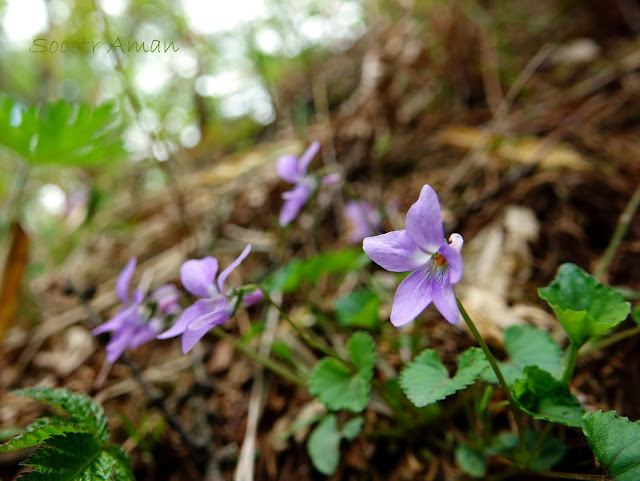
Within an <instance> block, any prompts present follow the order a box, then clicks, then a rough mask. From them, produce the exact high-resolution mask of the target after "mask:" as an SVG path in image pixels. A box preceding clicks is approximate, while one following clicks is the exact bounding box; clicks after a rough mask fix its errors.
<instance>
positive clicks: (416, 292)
mask: <svg viewBox="0 0 640 481" xmlns="http://www.w3.org/2000/svg"><path fill="white" fill-rule="evenodd" d="M432 285H433V279H432V273H431V272H430V267H429V266H423V267H421V268H420V269H418V270H416V271H414V272H412V273H411V274H409V275H408V276H407V278H406V279H405V280H403V281H402V282H401V283H400V285H399V286H398V289H397V290H396V295H395V297H394V298H393V306H392V307H391V323H392V324H393V325H394V326H396V327H399V326H404V325H405V324H407V323H408V322H411V321H413V320H414V319H415V318H416V317H418V315H419V314H420V313H421V312H422V311H424V309H425V308H426V307H427V306H428V305H429V303H430V302H431V300H432V298H433V297H432Z"/></svg>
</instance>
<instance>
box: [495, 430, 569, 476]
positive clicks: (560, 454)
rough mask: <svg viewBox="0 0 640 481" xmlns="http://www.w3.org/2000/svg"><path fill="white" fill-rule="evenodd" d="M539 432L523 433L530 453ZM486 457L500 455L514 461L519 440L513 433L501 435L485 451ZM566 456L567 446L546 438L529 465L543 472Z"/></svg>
mask: <svg viewBox="0 0 640 481" xmlns="http://www.w3.org/2000/svg"><path fill="white" fill-rule="evenodd" d="M539 437H540V433H539V432H534V431H525V433H524V439H525V445H526V446H527V449H528V450H529V451H531V450H532V449H533V448H534V446H536V444H537V443H538V439H539ZM485 454H487V455H488V456H495V455H498V454H499V455H501V456H505V457H506V458H508V459H516V458H517V457H518V456H519V455H520V439H519V437H518V435H517V434H515V433H501V434H500V435H498V436H497V437H496V438H495V439H494V440H493V442H492V443H491V444H490V445H489V446H488V447H487V449H486V450H485ZM566 454H567V446H566V445H565V444H564V443H563V442H562V441H560V440H559V439H556V438H554V437H551V436H546V437H545V439H544V441H543V444H542V449H541V450H540V453H539V454H538V457H537V458H536V459H534V460H533V461H532V463H531V466H530V467H531V469H533V470H534V471H544V470H546V469H549V468H551V467H552V466H554V465H555V464H557V463H559V462H560V461H562V459H563V458H564V457H565V455H566Z"/></svg>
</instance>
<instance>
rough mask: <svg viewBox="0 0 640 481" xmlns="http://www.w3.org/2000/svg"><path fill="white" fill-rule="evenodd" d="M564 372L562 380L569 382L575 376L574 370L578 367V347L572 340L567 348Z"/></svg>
mask: <svg viewBox="0 0 640 481" xmlns="http://www.w3.org/2000/svg"><path fill="white" fill-rule="evenodd" d="M564 359H565V360H564V372H563V373H562V382H563V383H565V384H569V383H570V382H571V378H572V377H573V371H574V370H575V368H576V360H577V359H578V348H577V347H576V345H575V344H574V343H573V342H572V343H570V344H569V347H568V348H567V353H566V355H565V358H564Z"/></svg>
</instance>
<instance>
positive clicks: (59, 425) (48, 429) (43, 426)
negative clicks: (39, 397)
mask: <svg viewBox="0 0 640 481" xmlns="http://www.w3.org/2000/svg"><path fill="white" fill-rule="evenodd" d="M79 432H83V431H82V429H78V428H77V427H76V426H74V425H73V424H71V423H70V422H69V421H68V420H61V419H49V418H41V419H38V420H36V421H34V422H33V423H32V424H31V425H29V426H28V427H27V429H26V430H25V431H24V432H22V433H20V434H18V435H17V436H16V437H14V438H13V439H11V440H9V441H7V442H6V443H5V444H2V445H0V453H6V452H9V451H17V450H18V449H24V448H30V447H33V446H39V445H41V444H43V443H44V442H45V441H46V440H47V439H49V438H51V437H53V436H60V435H64V434H66V433H79Z"/></svg>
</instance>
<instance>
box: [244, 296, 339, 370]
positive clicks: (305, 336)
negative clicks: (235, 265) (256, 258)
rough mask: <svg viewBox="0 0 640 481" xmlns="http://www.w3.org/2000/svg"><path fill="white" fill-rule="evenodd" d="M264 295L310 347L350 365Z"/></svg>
mask: <svg viewBox="0 0 640 481" xmlns="http://www.w3.org/2000/svg"><path fill="white" fill-rule="evenodd" d="M244 287H245V288H251V287H255V288H260V286H258V285H255V286H254V285H249V286H244ZM262 293H263V295H264V299H265V300H266V301H267V302H268V303H269V304H271V305H272V306H274V307H275V308H276V309H278V312H279V313H280V315H281V316H282V318H283V319H284V320H285V321H287V322H288V323H289V325H290V326H291V327H292V328H293V330H294V331H296V333H297V334H298V335H299V336H300V337H301V338H302V339H303V340H304V341H305V342H306V343H307V344H309V346H311V347H312V348H314V349H317V350H318V351H320V352H322V353H324V354H325V355H327V356H330V357H333V358H335V359H337V360H339V361H341V362H343V363H345V364H347V365H350V363H349V362H348V361H347V360H345V359H344V358H343V357H342V356H340V354H338V353H337V352H336V351H334V350H333V349H331V348H330V347H329V346H326V345H325V344H323V343H322V342H320V341H317V340H315V339H314V338H313V337H311V336H310V335H309V333H307V332H305V330H304V329H302V328H301V327H300V326H298V325H297V324H296V323H295V322H294V321H293V319H291V317H289V314H287V313H286V312H285V311H284V310H283V309H282V307H280V305H279V304H278V303H277V302H275V301H274V300H273V299H271V297H270V296H269V294H268V293H267V292H266V291H265V290H264V289H262Z"/></svg>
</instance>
